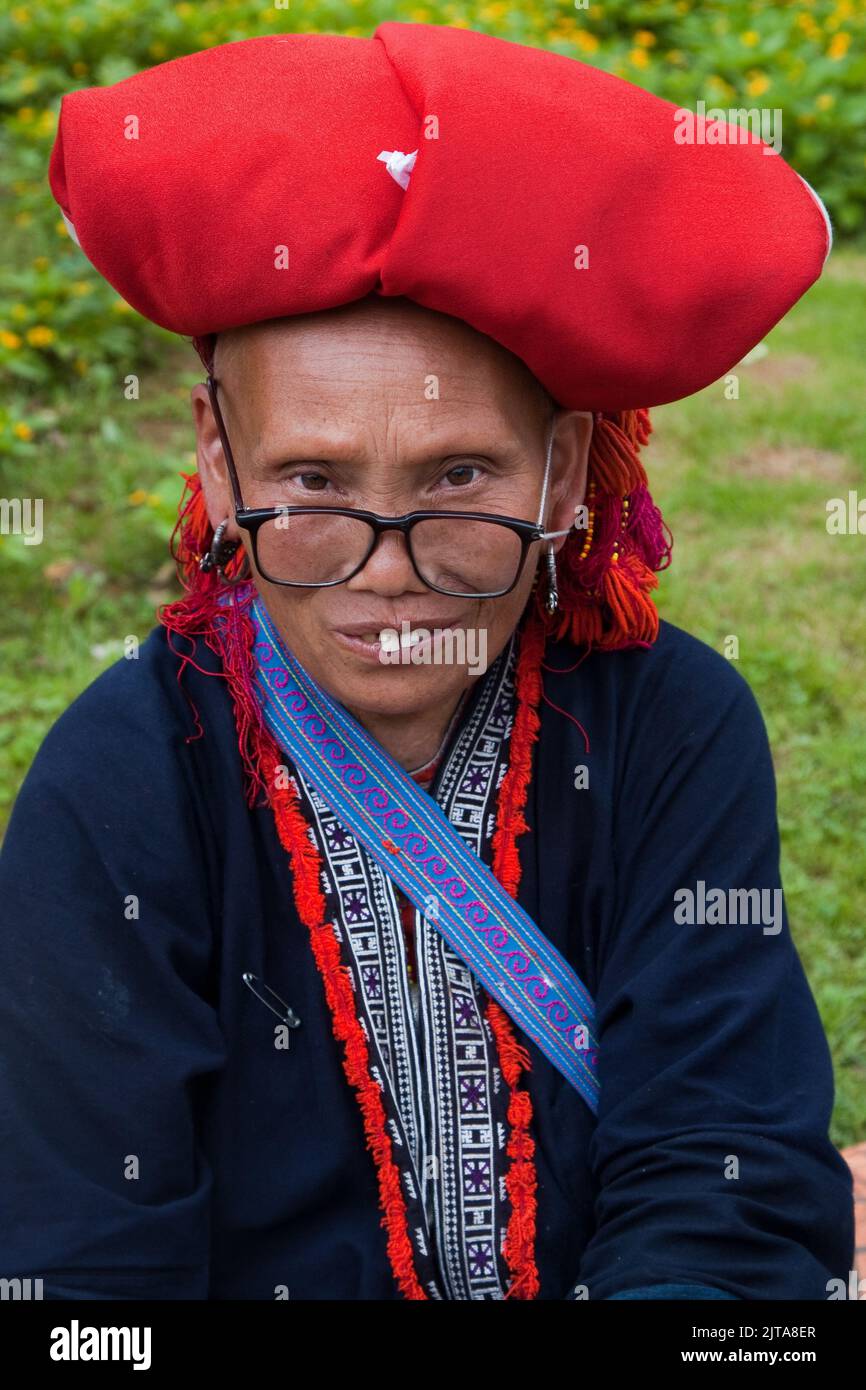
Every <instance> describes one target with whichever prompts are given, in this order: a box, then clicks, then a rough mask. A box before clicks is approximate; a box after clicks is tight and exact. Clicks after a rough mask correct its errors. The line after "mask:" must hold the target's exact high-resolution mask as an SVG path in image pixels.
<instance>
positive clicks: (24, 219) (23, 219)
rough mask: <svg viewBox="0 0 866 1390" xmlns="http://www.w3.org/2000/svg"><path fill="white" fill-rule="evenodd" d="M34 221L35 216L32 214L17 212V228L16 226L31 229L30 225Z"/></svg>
mask: <svg viewBox="0 0 866 1390" xmlns="http://www.w3.org/2000/svg"><path fill="white" fill-rule="evenodd" d="M32 221H33V214H32V212H16V214H15V226H16V227H29V225H30V223H31V222H32Z"/></svg>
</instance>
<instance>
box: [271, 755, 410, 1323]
mask: <svg viewBox="0 0 866 1390" xmlns="http://www.w3.org/2000/svg"><path fill="white" fill-rule="evenodd" d="M257 739H258V746H259V757H260V765H261V766H262V767H263V768H264V769H266V770H268V771H269V774H270V775H269V777H268V785H269V786H270V788H271V793H270V796H271V804H272V806H273V809H274V816H275V819H276V824H277V833H278V835H279V837H280V843H281V844H282V846H283V848H284V849H285V850H287V851H288V854H289V860H290V863H291V866H292V881H293V888H294V897H295V906H296V907H297V910H298V915H299V917H300V918H301V921H302V922H303V923H304V925H305V926H306V927H307V928H308V930H309V933H310V943H311V945H312V949H313V955H314V957H315V961H316V965H317V967H318V969H319V973H320V974H321V976H322V980H323V982H324V986H325V998H326V999H327V1002H328V1007H329V1008H330V1010H331V1017H332V1019H333V1029H334V1035H335V1037H336V1038H337V1039H338V1041H339V1042H341V1043H342V1044H343V1049H344V1057H343V1069H344V1071H345V1073H346V1077H347V1078H348V1081H349V1084H350V1086H352V1088H353V1089H354V1091H355V1094H356V1096H357V1098H358V1104H359V1105H360V1108H361V1116H362V1118H363V1122H364V1133H365V1135H366V1138H367V1148H368V1149H370V1150H371V1152H372V1154H373V1159H374V1161H375V1164H376V1173H377V1176H378V1181H379V1203H380V1206H381V1208H382V1211H383V1213H384V1216H383V1218H382V1224H383V1226H384V1227H385V1229H386V1231H387V1233H388V1242H387V1248H388V1258H389V1260H390V1261H391V1267H392V1269H393V1270H394V1276H395V1278H396V1280H397V1286H398V1288H399V1289H400V1292H401V1293H402V1295H403V1297H404V1298H407V1299H415V1300H417V1299H426V1298H427V1294H426V1293H425V1292H424V1289H423V1288H422V1287H421V1284H420V1283H419V1281H418V1276H417V1274H416V1272H415V1265H414V1260H413V1255H412V1242H411V1241H410V1239H409V1235H408V1231H407V1212H406V1201H405V1198H404V1196H403V1190H402V1187H401V1185H400V1172H399V1169H398V1168H397V1165H396V1163H395V1162H394V1158H393V1150H392V1144H391V1138H390V1135H389V1134H388V1131H387V1125H386V1115H385V1107H384V1105H383V1103H382V1092H381V1090H380V1088H379V1086H378V1085H377V1083H376V1082H375V1081H374V1080H373V1078H372V1076H371V1075H370V1054H369V1049H368V1046H367V1039H366V1037H365V1036H364V1031H363V1029H362V1027H361V1025H360V1023H359V1022H358V1018H357V1015H356V1013H355V999H354V990H353V988H352V978H351V974H350V972H349V970H348V968H347V967H346V966H344V965H342V964H341V962H340V944H339V942H338V940H337V937H336V934H335V932H334V926H333V923H331V922H326V921H325V920H324V918H325V910H326V904H325V898H324V894H323V893H322V888H321V879H320V873H321V870H322V863H321V858H320V855H319V851H318V850H317V848H316V846H315V845H314V843H313V841H312V840H311V838H310V835H309V832H308V827H307V823H306V821H305V819H304V816H303V813H302V811H301V808H300V803H299V800H298V794H297V791H296V790H293V789H291V788H281V787H277V786H276V776H277V771H278V769H279V768H281V767H283V766H285V764H284V763H283V762H282V760H281V755H280V752H279V749H278V748H277V746H276V745H275V744H274V743H273V741H272V740H271V739H270V737H269V735H268V734H267V733H265V732H264V731H263V730H261V731H260V732H259V734H258V736H257Z"/></svg>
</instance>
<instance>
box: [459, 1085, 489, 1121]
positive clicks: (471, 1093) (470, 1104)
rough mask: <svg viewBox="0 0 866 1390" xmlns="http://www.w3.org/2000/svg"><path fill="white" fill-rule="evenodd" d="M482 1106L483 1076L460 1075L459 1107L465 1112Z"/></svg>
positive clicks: (479, 1108) (467, 1112)
mask: <svg viewBox="0 0 866 1390" xmlns="http://www.w3.org/2000/svg"><path fill="white" fill-rule="evenodd" d="M483 1108H484V1078H483V1077H481V1076H462V1077H461V1078H460V1109H461V1112H462V1113H463V1114H464V1115H465V1114H469V1113H471V1112H472V1111H473V1110H482V1109H483Z"/></svg>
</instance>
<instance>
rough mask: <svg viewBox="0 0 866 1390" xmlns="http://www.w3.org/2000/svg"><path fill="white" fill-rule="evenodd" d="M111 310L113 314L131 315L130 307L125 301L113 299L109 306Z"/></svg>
mask: <svg viewBox="0 0 866 1390" xmlns="http://www.w3.org/2000/svg"><path fill="white" fill-rule="evenodd" d="M111 310H112V313H114V314H131V313H132V306H131V305H130V304H127V302H126V300H125V299H115V301H114V303H113V304H112V306H111Z"/></svg>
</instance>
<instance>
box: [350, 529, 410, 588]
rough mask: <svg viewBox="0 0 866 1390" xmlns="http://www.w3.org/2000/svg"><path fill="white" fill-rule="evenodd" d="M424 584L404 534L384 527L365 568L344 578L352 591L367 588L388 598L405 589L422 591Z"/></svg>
mask: <svg viewBox="0 0 866 1390" xmlns="http://www.w3.org/2000/svg"><path fill="white" fill-rule="evenodd" d="M426 587H427V586H426V585H425V584H422V582H421V580H420V579H419V578H418V576H417V574H416V573H415V571H414V569H413V568H412V561H411V559H410V558H409V548H408V546H407V544H406V537H405V536H403V535H401V534H400V532H399V531H383V532H382V533H381V534H380V535H379V536H377V538H376V545H375V547H374V549H373V553H372V555H371V556H370V557H369V559H368V560H367V563H366V564H365V565H364V568H363V569H362V570H359V571H358V573H357V574H356V575H354V576H353V577H352V578H351V579H349V580H348V581H347V582H346V588H347V589H351V590H353V591H354V592H359V591H361V590H367V591H368V592H371V593H375V594H381V595H382V596H383V597H389V598H394V597H396V596H397V595H398V594H405V593H406V592H407V591H408V590H412V591H414V592H415V593H423V592H424V590H425V589H426Z"/></svg>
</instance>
